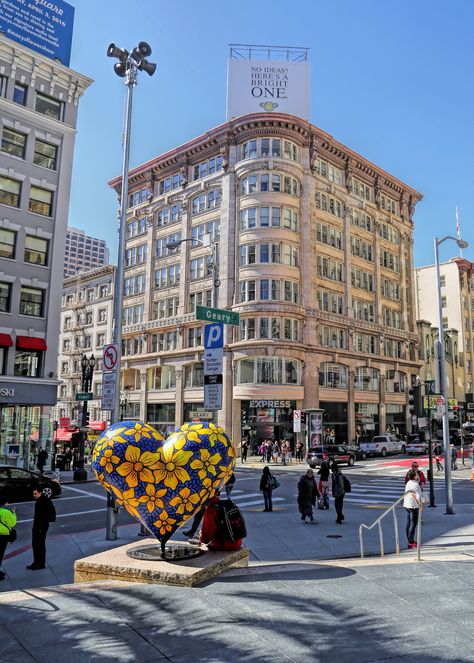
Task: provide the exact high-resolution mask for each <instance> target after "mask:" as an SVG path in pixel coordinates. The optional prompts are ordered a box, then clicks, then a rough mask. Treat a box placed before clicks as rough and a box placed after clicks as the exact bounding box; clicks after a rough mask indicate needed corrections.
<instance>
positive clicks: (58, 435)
mask: <svg viewBox="0 0 474 663" xmlns="http://www.w3.org/2000/svg"><path fill="white" fill-rule="evenodd" d="M75 432H76V431H73V430H68V429H67V428H58V430H57V431H56V432H55V434H54V439H55V440H56V441H58V442H70V441H71V438H72V436H73V433H75Z"/></svg>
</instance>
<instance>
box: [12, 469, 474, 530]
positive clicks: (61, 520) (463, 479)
mask: <svg viewBox="0 0 474 663" xmlns="http://www.w3.org/2000/svg"><path fill="white" fill-rule="evenodd" d="M412 460H414V458H413V457H411V458H408V457H402V456H393V457H389V458H385V459H378V458H375V459H367V460H365V461H360V462H358V463H356V465H355V466H354V467H352V468H347V467H344V466H341V469H342V471H343V472H344V473H345V474H346V475H347V476H348V478H349V479H350V481H351V483H352V492H351V493H350V495H346V498H345V505H344V506H345V511H346V513H347V514H348V515H349V516H351V515H352V516H353V517H354V518H355V517H356V518H357V519H358V520H359V521H360V522H366V521H367V520H372V519H373V518H372V516H373V513H372V514H371V513H370V512H369V510H370V509H383V508H386V507H388V506H390V504H392V503H393V502H394V501H395V500H396V499H397V497H399V496H400V495H401V494H402V493H403V486H404V474H405V472H406V471H407V469H408V467H409V466H410V464H411V461H412ZM416 460H418V461H419V462H420V466H421V467H422V468H423V463H424V462H426V457H417V458H416ZM262 467H263V465H260V464H259V463H258V462H257V463H253V464H252V466H251V465H250V464H247V465H241V464H240V463H239V464H238V465H237V468H236V476H237V482H236V484H235V489H234V491H233V493H232V498H233V499H234V500H235V501H236V503H237V504H238V505H239V507H240V508H241V509H242V511H243V512H244V513H246V512H247V513H248V514H249V515H250V513H251V512H254V513H255V512H258V511H261V510H262V509H263V500H262V496H261V493H260V491H259V483H260V476H261V469H262ZM270 467H271V471H272V472H273V473H275V474H276V475H277V476H278V480H279V481H280V484H281V485H280V487H279V488H278V490H276V491H274V507H275V510H278V511H287V512H288V513H289V514H292V512H294V514H295V517H298V514H297V504H296V493H297V490H296V486H297V481H298V479H299V477H300V476H301V475H302V474H304V472H305V471H306V469H307V467H308V466H307V465H306V464H299V465H293V466H291V467H286V468H282V467H281V466H280V465H278V464H277V465H270ZM460 467H462V466H461V465H460ZM423 469H425V468H423ZM473 485H474V484H473V483H471V481H470V461H468V460H466V465H465V469H464V470H460V471H459V472H453V493H454V503H455V504H471V503H473V501H474V500H473V495H472V493H473ZM435 495H436V504H437V505H438V507H439V510H440V511H441V509H443V508H444V501H445V490H444V474H443V473H440V474H436V473H435ZM55 505H56V511H57V520H56V523H55V524H54V533H55V534H72V533H78V532H86V531H92V530H95V529H98V530H99V529H102V528H104V526H105V520H106V495H105V491H104V489H103V488H102V487H101V486H100V485H99V484H98V483H97V482H89V483H83V484H80V483H79V484H72V485H71V484H65V485H63V490H62V495H61V496H60V497H58V498H56V499H55ZM331 508H332V506H331ZM16 510H17V517H18V526H17V532H18V541H19V542H21V541H25V542H27V541H29V540H30V531H31V525H32V522H33V513H34V503H33V502H23V503H18V504H17V505H16ZM133 522H134V520H133V519H132V517H131V516H129V515H128V513H127V512H126V511H125V509H120V512H119V515H118V524H119V525H124V524H130V523H133ZM137 527H138V525H137Z"/></svg>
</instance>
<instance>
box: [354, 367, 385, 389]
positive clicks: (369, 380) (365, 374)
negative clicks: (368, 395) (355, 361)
mask: <svg viewBox="0 0 474 663" xmlns="http://www.w3.org/2000/svg"><path fill="white" fill-rule="evenodd" d="M354 387H355V388H356V389H359V390H361V391H377V390H378V388H379V371H378V370H377V369H376V368H367V367H362V368H356V370H355V374H354Z"/></svg>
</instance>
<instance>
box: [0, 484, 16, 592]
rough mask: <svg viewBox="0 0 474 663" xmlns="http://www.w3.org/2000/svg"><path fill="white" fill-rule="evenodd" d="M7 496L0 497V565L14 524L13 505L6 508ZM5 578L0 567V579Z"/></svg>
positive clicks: (10, 538)
mask: <svg viewBox="0 0 474 663" xmlns="http://www.w3.org/2000/svg"><path fill="white" fill-rule="evenodd" d="M7 504H8V503H7V498H6V497H0V566H1V565H2V562H3V556H4V554H5V550H6V547H7V545H8V544H9V543H10V541H12V530H13V529H14V527H15V525H16V513H15V507H14V506H12V507H11V509H7V508H6V506H7ZM4 578H5V573H4V572H3V571H2V570H1V569H0V581H1V580H3V579H4Z"/></svg>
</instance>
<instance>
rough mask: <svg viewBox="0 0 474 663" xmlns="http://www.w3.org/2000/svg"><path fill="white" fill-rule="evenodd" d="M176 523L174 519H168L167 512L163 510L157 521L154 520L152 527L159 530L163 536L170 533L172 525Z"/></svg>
mask: <svg viewBox="0 0 474 663" xmlns="http://www.w3.org/2000/svg"><path fill="white" fill-rule="evenodd" d="M175 522H176V518H170V517H169V515H168V512H167V511H166V510H163V511H162V512H161V513H160V515H159V516H158V520H155V522H154V523H153V525H154V526H155V527H156V528H157V529H158V530H159V532H160V534H161V535H162V536H163V535H164V534H166V532H171V531H172V530H173V527H172V526H173V525H174V524H175Z"/></svg>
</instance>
